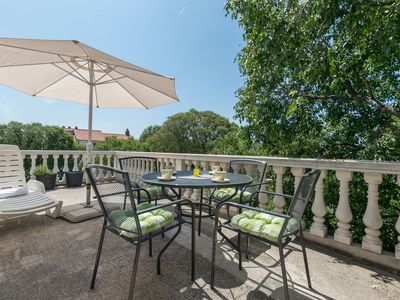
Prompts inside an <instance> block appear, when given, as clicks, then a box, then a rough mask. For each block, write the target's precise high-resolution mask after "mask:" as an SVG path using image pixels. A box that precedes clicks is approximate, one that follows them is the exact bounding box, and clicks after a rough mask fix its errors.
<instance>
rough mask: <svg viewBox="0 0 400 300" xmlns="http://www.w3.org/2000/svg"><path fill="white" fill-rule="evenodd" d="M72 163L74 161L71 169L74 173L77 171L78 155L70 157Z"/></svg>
mask: <svg viewBox="0 0 400 300" xmlns="http://www.w3.org/2000/svg"><path fill="white" fill-rule="evenodd" d="M72 158H73V161H74V165H73V167H72V171H74V172H76V171H78V170H79V168H78V155H72Z"/></svg>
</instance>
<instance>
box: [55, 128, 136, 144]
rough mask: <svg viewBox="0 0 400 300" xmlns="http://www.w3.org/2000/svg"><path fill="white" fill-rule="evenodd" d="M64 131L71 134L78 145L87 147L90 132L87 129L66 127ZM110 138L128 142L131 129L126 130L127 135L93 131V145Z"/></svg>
mask: <svg viewBox="0 0 400 300" xmlns="http://www.w3.org/2000/svg"><path fill="white" fill-rule="evenodd" d="M63 128H64V130H65V131H67V132H69V133H71V134H72V135H73V136H74V138H75V141H77V142H78V143H80V144H82V145H85V144H86V143H87V142H88V137H89V131H88V130H87V129H79V128H78V127H77V126H75V128H71V127H70V126H69V127H65V126H63ZM108 137H115V138H117V139H121V140H127V139H129V138H130V137H131V135H130V132H129V129H128V128H127V129H126V130H125V133H105V132H102V131H101V130H94V129H93V130H92V143H93V145H95V144H96V143H98V142H104V141H105V140H106V138H108Z"/></svg>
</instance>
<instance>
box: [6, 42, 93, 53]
mask: <svg viewBox="0 0 400 300" xmlns="http://www.w3.org/2000/svg"><path fill="white" fill-rule="evenodd" d="M0 46H3V47H10V48H16V49H22V50H29V51H33V52H39V53H46V54H53V55H57V56H59V55H65V56H71V55H67V54H60V53H56V52H51V51H44V50H37V49H32V48H26V47H21V46H15V45H8V44H1V43H0ZM81 49H82V48H81ZM85 54H86V52H85Z"/></svg>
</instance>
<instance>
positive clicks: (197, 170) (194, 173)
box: [193, 168, 200, 176]
mask: <svg viewBox="0 0 400 300" xmlns="http://www.w3.org/2000/svg"><path fill="white" fill-rule="evenodd" d="M193 176H200V169H199V168H194V170H193Z"/></svg>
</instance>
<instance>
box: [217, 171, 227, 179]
mask: <svg viewBox="0 0 400 300" xmlns="http://www.w3.org/2000/svg"><path fill="white" fill-rule="evenodd" d="M225 176H226V171H214V179H215V180H216V181H225Z"/></svg>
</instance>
